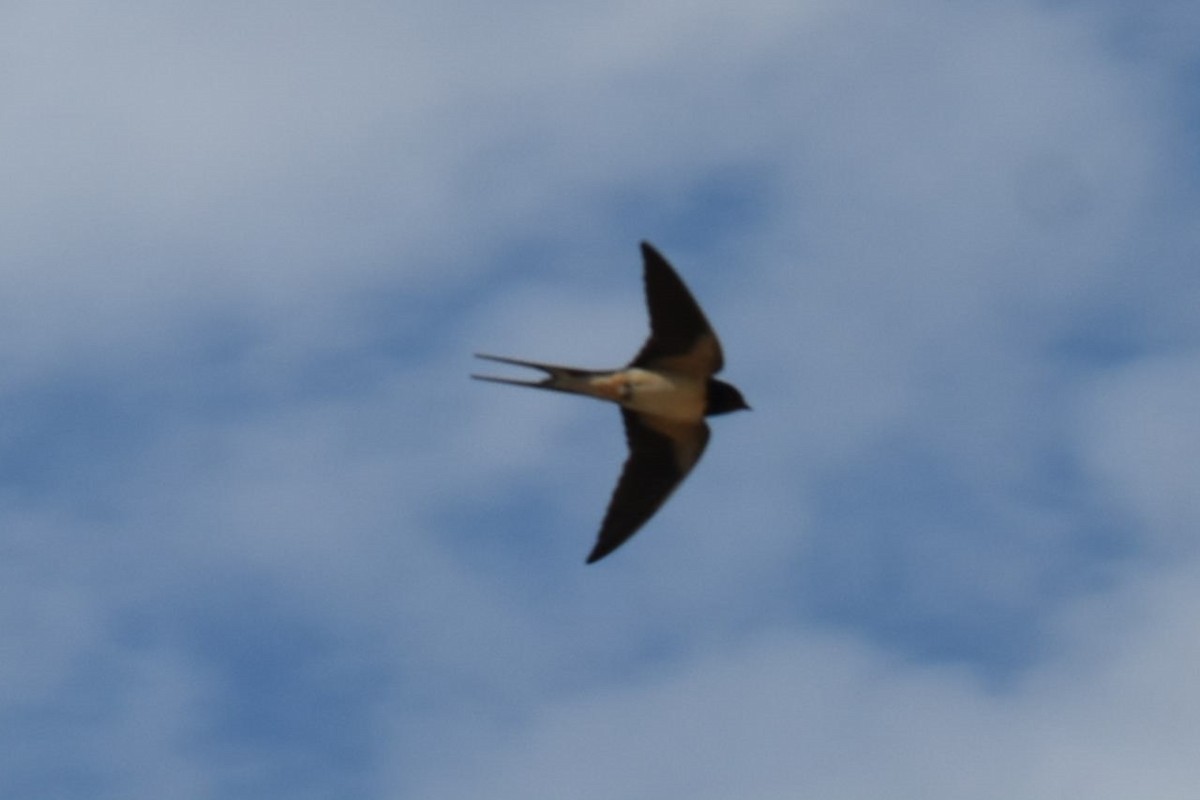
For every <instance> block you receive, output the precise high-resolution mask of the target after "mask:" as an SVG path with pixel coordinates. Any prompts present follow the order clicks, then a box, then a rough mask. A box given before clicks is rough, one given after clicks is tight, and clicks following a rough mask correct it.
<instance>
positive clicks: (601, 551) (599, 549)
mask: <svg viewBox="0 0 1200 800" xmlns="http://www.w3.org/2000/svg"><path fill="white" fill-rule="evenodd" d="M611 552H612V549H611V548H605V547H604V546H603V545H601V543H600V542H596V546H595V547H593V548H592V552H591V553H589V554H588V557H587V561H585V562H583V563H585V564H595V563H596V562H597V561H599V560H600V559H602V558H604V557H605V556H606V555H608V554H609V553H611Z"/></svg>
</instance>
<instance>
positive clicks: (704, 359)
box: [629, 242, 725, 377]
mask: <svg viewBox="0 0 1200 800" xmlns="http://www.w3.org/2000/svg"><path fill="white" fill-rule="evenodd" d="M642 261H643V262H644V264H645V278H646V305H647V306H648V307H649V309H650V338H649V340H647V341H646V344H645V345H643V346H642V349H641V351H640V352H639V353H638V354H637V357H635V358H634V359H633V361H632V362H631V363H630V365H629V366H631V367H657V368H660V369H661V368H667V369H674V370H677V371H680V372H685V373H689V374H694V375H697V376H699V377H708V376H709V375H712V374H714V373H717V372H720V371H721V367H722V366H724V363H725V359H724V356H723V355H722V354H721V344H720V342H718V341H717V335H716V334H715V333H714V332H713V329H712V326H711V325H709V324H708V319H707V318H706V317H705V316H704V312H703V311H701V310H700V305H699V303H697V302H696V298H694V297H692V293H691V292H690V291H688V288H687V286H686V285H684V282H683V281H682V280H681V279H680V277H679V275H678V274H677V273H676V272H675V270H674V268H672V267H671V265H670V264H669V263H667V260H666V259H665V258H663V257H662V255H661V254H660V253H659V252H658V251H657V250H655V249H654V246H653V245H651V244H650V243H649V242H642Z"/></svg>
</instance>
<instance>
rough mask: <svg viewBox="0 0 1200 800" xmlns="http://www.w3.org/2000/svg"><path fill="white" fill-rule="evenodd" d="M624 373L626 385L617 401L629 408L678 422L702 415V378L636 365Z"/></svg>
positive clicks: (694, 419) (692, 420)
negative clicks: (664, 372) (661, 371)
mask: <svg viewBox="0 0 1200 800" xmlns="http://www.w3.org/2000/svg"><path fill="white" fill-rule="evenodd" d="M626 376H627V381H626V384H625V386H626V389H625V391H624V392H623V393H622V395H623V396H622V398H621V399H620V400H619V401H618V402H619V403H620V404H621V405H623V406H625V407H626V408H628V409H630V410H631V411H640V412H642V413H645V414H654V415H656V416H660V417H666V418H667V419H674V420H679V421H681V422H698V421H699V420H701V419H703V418H704V395H705V385H704V382H703V381H699V380H697V379H696V378H692V377H689V376H686V375H676V374H671V373H667V374H662V373H658V372H647V371H646V370H643V369H637V368H636V367H635V368H634V369H631V370H628V371H627V372H626Z"/></svg>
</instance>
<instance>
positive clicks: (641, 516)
mask: <svg viewBox="0 0 1200 800" xmlns="http://www.w3.org/2000/svg"><path fill="white" fill-rule="evenodd" d="M621 417H622V419H623V420H624V421H625V439H626V441H627V442H628V443H629V458H628V459H627V460H626V461H625V467H624V469H623V470H622V472H621V479H620V480H619V481H617V488H616V490H615V491H614V492H613V496H612V500H611V501H610V502H609V504H608V512H607V513H606V514H605V515H604V523H603V524H602V525H601V526H600V535H599V537H598V538H597V539H596V546H595V547H594V548H593V549H592V552H591V554H590V555H589V556H588V558H587V563H589V564H592V563H594V562H596V561H599V560H600V559H602V558H604V557H605V556H606V555H608V554H609V553H611V552H612V551H613V550H616V549H617V548H618V547H620V546H621V545H622V544H624V543H625V542H626V541H627V540H628V539H629V538H630V537H631V536H633V535H634V534H635V533H637V531H638V528H640V527H642V525H644V524H645V523H646V520H648V519H650V517H652V516H654V512H656V511H658V509H659V508H660V507H661V506H662V504H663V503H664V502H666V499H667V498H668V497H670V496H671V492H673V491H674V490H675V487H677V486H678V485H679V484H680V482H681V481H683V479H684V478H685V477H687V474H688V473H689V472H690V471H691V469H692V467H694V466H695V465H696V462H697V461H699V460H700V456H701V454H702V453H704V448H705V446H706V445H707V444H708V434H709V431H708V425H706V424H705V423H704V422H699V423H692V424H688V423H680V422H672V421H670V420H664V419H659V418H655V417H648V416H645V415H641V414H637V413H634V412H633V411H629V410H628V409H625V408H622V409H621Z"/></svg>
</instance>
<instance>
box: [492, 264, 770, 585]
mask: <svg viewBox="0 0 1200 800" xmlns="http://www.w3.org/2000/svg"><path fill="white" fill-rule="evenodd" d="M642 260H643V262H644V265H645V283H646V305H647V306H648V307H649V309H650V338H649V339H647V340H646V343H645V344H644V345H643V346H642V349H641V350H640V351H639V352H638V354H637V356H635V357H634V359H633V361H631V362H629V365H628V366H626V367H625V368H623V369H617V370H586V369H575V368H574V367H560V366H555V365H553V364H542V363H539V362H536V361H522V360H520V359H516V358H504V357H501V356H489V355H483V354H478V353H477V354H476V357H477V358H483V359H486V360H488V361H498V362H500V363H501V364H514V365H516V366H520V367H531V368H533V369H537V370H541V371H542V372H545V373H546V375H547V377H545V378H543V379H541V380H537V381H525V380H515V379H512V378H493V377H489V376H485V375H472V376H471V377H472V378H476V379H478V380H481V381H492V382H494V383H507V384H512V385H514V386H532V387H534V388H536V389H552V390H554V391H557V392H569V393H571V394H581V395H586V396H587V397H594V398H597V399H599V400H607V401H609V402H613V403H616V404H617V405H619V406H620V407H621V418H622V420H624V423H625V440H626V442H627V444H628V446H629V458H628V459H627V460H626V461H625V466H624V468H623V470H622V472H621V478H620V480H618V481H617V488H616V490H615V491H614V492H613V496H612V500H611V501H610V502H609V505H608V511H607V513H606V514H605V515H604V522H603V523H602V524H601V526H600V535H599V536H598V537H597V539H596V545H595V547H594V548H593V549H592V552H591V554H590V555H588V557H587V563H589V564H592V563H595V562H596V561H599V560H600V559H602V558H604V557H605V556H606V555H608V554H609V553H611V552H612V551H613V550H616V549H617V548H618V547H620V546H621V545H622V544H624V543H625V542H626V541H627V540H628V539H629V537H631V536H633V535H634V534H635V533H637V531H638V529H639V528H641V527H642V525H644V524H645V523H646V521H647V520H649V519H650V517H652V516H653V515H654V513H655V512H656V511H658V509H659V508H660V507H661V506H662V504H663V503H664V502H666V499H667V498H668V497H669V496H670V495H671V492H673V491H674V490H675V488H676V487H677V486H679V484H680V483H681V482H682V481H683V479H684V478H685V477H687V474H688V473H689V472H690V471H691V469H692V467H694V466H696V462H697V461H699V460H700V455H701V454H702V453H703V452H704V448H705V446H706V445H707V444H708V437H709V430H708V424H707V423H706V422H705V421H704V418H705V417H711V416H714V415H716V414H727V413H729V412H730V411H738V410H741V409H749V408H750V406H749V405H747V404H746V401H745V400H744V399H743V398H742V393H741V392H739V391H738V390H737V389H736V388H735V387H733V386H731V385H730V384H728V383H725V382H724V381H719V380H717V379H716V378H714V377H713V375H715V374H716V373H718V372H720V371H721V367H723V366H724V364H725V358H724V356H723V355H722V353H721V343H720V342H719V341H717V335H716V334H715V333H714V332H713V329H712V326H711V325H709V324H708V320H707V319H706V318H705V316H704V312H703V311H701V310H700V306H699V305H698V304H697V303H696V300H695V298H694V297H692V293H691V292H689V291H688V288H687V286H685V285H684V283H683V281H682V280H681V279H680V278H679V275H678V274H677V273H676V272H675V270H674V269H673V268H672V267H671V265H670V264H668V263H667V260H666V259H665V258H663V257H662V255H660V254H659V252H658V251H657V250H655V249H654V247H653V246H652V245H650V243H648V242H642Z"/></svg>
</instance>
